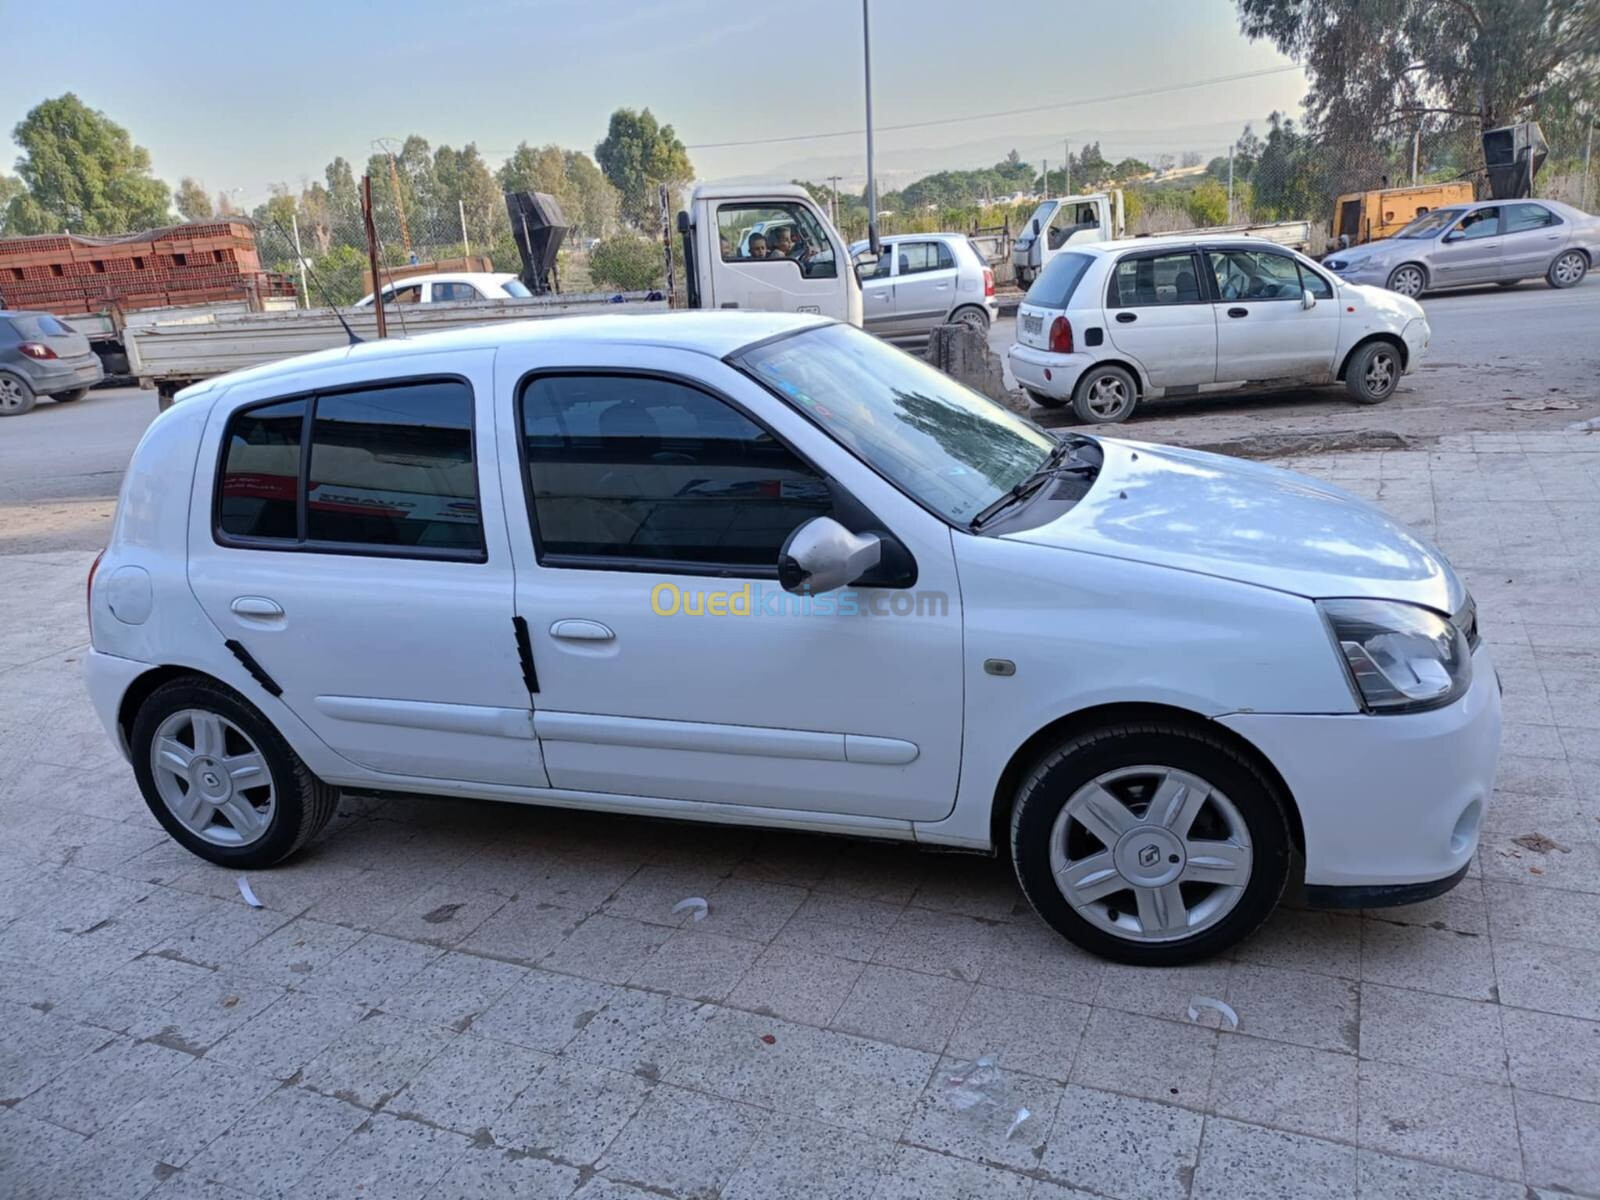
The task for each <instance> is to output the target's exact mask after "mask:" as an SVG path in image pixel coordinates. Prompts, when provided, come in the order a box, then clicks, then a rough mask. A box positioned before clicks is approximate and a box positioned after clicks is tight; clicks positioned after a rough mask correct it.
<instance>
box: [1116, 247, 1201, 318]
mask: <svg viewBox="0 0 1600 1200" xmlns="http://www.w3.org/2000/svg"><path fill="white" fill-rule="evenodd" d="M1202 299H1203V297H1202V296H1201V294H1200V280H1199V277H1198V276H1197V275H1196V274H1195V266H1194V255H1193V254H1191V253H1190V252H1189V251H1187V250H1183V251H1180V252H1178V253H1174V254H1145V255H1140V256H1138V257H1134V258H1125V259H1123V260H1122V261H1121V262H1119V263H1118V264H1117V269H1116V270H1115V271H1113V272H1112V274H1111V288H1110V294H1109V295H1108V296H1107V297H1106V303H1107V304H1108V305H1109V306H1110V307H1112V308H1144V307H1148V306H1150V305H1156V304H1198V303H1200V301H1201V300H1202Z"/></svg>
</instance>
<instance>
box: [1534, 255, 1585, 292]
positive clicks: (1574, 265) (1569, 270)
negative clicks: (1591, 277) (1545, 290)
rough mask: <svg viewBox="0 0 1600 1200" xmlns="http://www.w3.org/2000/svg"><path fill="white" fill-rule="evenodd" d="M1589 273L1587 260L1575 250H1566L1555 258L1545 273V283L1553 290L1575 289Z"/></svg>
mask: <svg viewBox="0 0 1600 1200" xmlns="http://www.w3.org/2000/svg"><path fill="white" fill-rule="evenodd" d="M1588 273H1589V260H1588V259H1587V258H1585V257H1584V256H1583V255H1582V253H1580V252H1579V251H1577V250H1568V251H1567V252H1566V253H1565V254H1559V255H1557V256H1556V260H1555V262H1553V263H1551V264H1550V270H1549V271H1547V272H1546V273H1545V281H1546V282H1547V283H1549V285H1550V286H1551V287H1553V288H1569V287H1576V286H1577V285H1578V284H1580V283H1582V282H1583V277H1584V276H1585V275H1587V274H1588Z"/></svg>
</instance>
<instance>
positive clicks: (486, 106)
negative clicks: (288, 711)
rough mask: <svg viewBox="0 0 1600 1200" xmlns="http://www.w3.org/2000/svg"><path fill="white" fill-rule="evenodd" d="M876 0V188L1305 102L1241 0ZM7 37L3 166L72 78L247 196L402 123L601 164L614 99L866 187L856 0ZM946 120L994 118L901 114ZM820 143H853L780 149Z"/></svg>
mask: <svg viewBox="0 0 1600 1200" xmlns="http://www.w3.org/2000/svg"><path fill="white" fill-rule="evenodd" d="M869 2H870V5H871V13H872V69H873V104H874V114H873V115H874V127H875V130H876V131H877V132H876V139H875V140H876V162H877V169H878V173H879V176H880V181H879V188H880V190H889V189H891V188H894V187H899V186H903V185H904V184H905V183H908V182H910V181H911V180H912V179H914V178H916V177H917V176H919V175H923V174H927V173H929V172H931V171H936V170H941V169H946V168H958V167H978V166H987V165H990V164H992V163H993V162H995V161H996V160H997V159H999V158H1001V157H1003V156H1004V155H1005V153H1006V151H1007V150H1010V149H1012V148H1015V149H1016V150H1018V151H1019V152H1020V153H1021V154H1022V155H1023V157H1024V158H1027V159H1029V160H1030V161H1033V162H1038V161H1040V160H1041V159H1048V160H1050V161H1051V162H1052V163H1054V164H1055V168H1053V169H1056V168H1059V165H1060V161H1061V156H1062V147H1063V143H1067V142H1070V143H1071V144H1072V146H1073V147H1074V149H1076V147H1078V146H1079V145H1081V144H1082V143H1083V142H1084V141H1095V140H1098V141H1099V142H1100V143H1101V147H1102V151H1103V153H1104V154H1105V155H1106V157H1107V158H1110V159H1112V160H1116V159H1119V158H1122V157H1123V156H1125V155H1129V154H1131V155H1134V156H1135V157H1139V158H1144V159H1147V160H1148V159H1149V158H1152V157H1154V156H1155V155H1157V154H1160V153H1163V152H1173V153H1181V152H1183V151H1185V150H1197V151H1200V152H1201V153H1202V154H1204V155H1205V156H1206V157H1208V158H1209V157H1212V156H1214V155H1216V154H1220V153H1224V152H1225V150H1226V147H1227V145H1228V143H1229V142H1230V141H1231V140H1232V139H1233V137H1234V136H1235V135H1236V134H1237V133H1238V131H1239V130H1240V128H1242V126H1243V125H1244V123H1245V122H1247V121H1253V122H1254V123H1255V124H1256V126H1257V128H1258V129H1259V128H1260V127H1261V126H1262V125H1263V124H1264V123H1265V118H1266V116H1267V114H1268V113H1269V112H1272V111H1273V110H1275V109H1276V110H1282V111H1285V112H1288V113H1291V114H1295V113H1298V110H1299V104H1300V100H1301V98H1302V97H1303V95H1304V93H1305V76H1304V74H1303V73H1302V72H1301V71H1300V70H1299V69H1297V68H1296V67H1295V66H1294V64H1293V63H1292V62H1291V61H1290V60H1289V59H1287V58H1285V57H1284V56H1282V55H1281V54H1279V53H1278V52H1277V51H1276V50H1275V49H1274V48H1273V47H1272V46H1271V45H1270V44H1267V43H1252V42H1250V41H1248V40H1247V39H1246V38H1244V37H1243V36H1242V35H1241V34H1240V33H1239V32H1238V22H1237V17H1236V14H1235V10H1234V6H1233V4H1232V2H1231V0H1117V2H1116V3H1113V4H1103V3H1095V4H1090V3H1085V2H1084V0H1011V2H1009V3H1007V4H1005V5H1003V6H999V5H995V6H985V5H981V4H975V3H972V2H971V0H965V2H961V0H869ZM988 11H994V12H996V13H997V15H994V16H990V15H987V12H988ZM998 14H1003V15H998ZM0 28H3V29H5V30H6V41H7V43H8V45H7V47H6V53H5V59H6V63H5V68H4V70H3V72H0V130H3V131H4V135H5V136H3V137H0V169H4V170H7V171H10V170H14V160H15V159H16V157H17V153H18V152H17V148H16V147H15V145H13V144H12V143H11V142H10V140H9V133H10V131H11V129H12V128H13V127H14V126H15V124H16V123H17V121H19V120H20V119H21V118H22V117H23V115H24V114H25V113H26V112H27V111H28V109H30V108H31V107H32V106H33V105H35V104H37V103H38V102H39V101H40V100H42V99H45V98H46V97H50V96H57V95H60V94H61V93H63V92H67V91H73V92H76V93H77V94H78V96H79V97H80V98H81V99H83V100H84V101H85V102H86V103H88V104H89V105H90V106H92V107H94V108H98V109H100V110H102V111H104V112H105V113H107V114H108V115H109V116H111V117H112V118H113V119H114V120H116V121H117V122H118V123H120V124H121V125H123V126H124V127H126V128H127V129H128V130H129V131H130V133H131V134H132V135H133V138H134V140H135V141H136V142H138V143H139V144H140V145H143V146H145V147H146V148H148V149H149V151H150V154H151V158H152V161H153V167H154V170H155V173H156V175H158V176H159V177H160V178H162V179H164V180H166V181H167V182H168V183H169V184H172V185H173V186H174V187H175V186H176V185H177V182H178V180H179V179H180V178H181V177H183V176H186V175H192V176H194V177H195V178H197V179H199V180H200V181H201V182H202V183H204V184H205V185H206V187H207V188H208V189H209V190H210V191H211V192H213V193H215V192H218V191H224V190H226V191H229V192H234V193H235V201H236V202H237V203H240V204H242V205H243V206H245V207H247V208H248V207H249V206H252V205H254V204H256V203H258V202H260V201H261V200H263V199H265V198H266V196H267V194H268V191H269V188H270V187H271V185H273V184H274V183H284V184H288V185H289V186H291V187H295V188H298V186H299V185H300V184H301V183H302V182H303V181H305V180H307V179H313V178H320V177H321V175H322V170H323V167H324V166H325V165H326V164H327V163H328V162H329V161H330V160H331V159H332V158H333V157H334V156H336V155H343V156H344V157H345V158H347V159H349V160H351V162H352V163H355V164H356V165H357V166H358V168H359V166H360V164H361V163H363V162H365V160H366V158H367V156H368V155H369V154H371V153H372V152H373V149H374V142H375V141H376V140H378V139H382V138H386V137H387V138H401V137H404V136H406V135H407V134H411V133H416V134H420V135H421V136H423V137H425V138H427V139H428V140H429V141H430V142H431V143H433V144H434V145H436V146H437V145H439V144H441V143H447V144H450V145H453V146H460V145H462V144H464V143H466V142H476V143H477V145H478V148H479V149H480V150H481V151H482V152H483V154H484V156H485V158H487V159H488V160H489V162H490V163H491V165H498V164H499V163H500V162H501V161H502V160H503V159H504V158H505V157H506V156H507V155H508V154H509V153H510V152H511V151H512V150H513V149H514V148H515V147H516V145H517V144H518V143H519V142H522V141H527V142H530V143H532V144H534V145H542V144H544V143H547V142H556V143H558V144H560V145H563V146H567V147H571V148H577V149H582V150H585V151H588V152H589V153H591V154H592V153H593V151H594V146H595V143H596V142H598V141H599V140H600V139H601V138H602V137H604V136H605V131H606V121H607V118H608V117H609V116H610V113H611V111H612V110H613V109H614V108H618V107H622V106H627V107H635V108H641V107H645V106H648V107H649V108H650V109H651V110H652V111H653V112H654V113H655V114H656V116H657V117H659V118H660V119H661V120H662V121H664V122H669V123H671V124H672V125H673V126H674V128H675V129H676V131H677V133H678V136H679V137H680V138H682V140H683V141H684V142H685V143H686V144H688V145H689V147H690V157H691V159H692V161H693V163H694V167H695V174H696V176H697V177H698V178H699V179H700V180H702V181H719V180H744V179H771V178H783V179H787V178H793V177H798V178H808V179H813V180H821V179H823V178H824V177H826V176H828V175H831V174H838V175H842V176H843V177H844V179H843V183H842V186H844V187H847V188H855V189H856V190H859V189H860V188H861V186H862V184H863V182H864V180H865V162H866V146H865V137H864V136H863V135H862V134H861V132H860V130H862V129H863V128H864V123H865V120H864V113H863V97H864V86H863V78H862V74H863V72H862V53H861V50H862V30H861V4H860V3H859V0H803V2H802V3H800V4H796V5H778V6H770V5H751V4H748V3H730V2H729V0H656V2H655V3H649V4H642V3H624V2H621V0H578V2H574V0H450V2H449V3H444V2H443V0H386V2H385V3H382V4H372V3H365V2H361V0H318V2H315V3H313V2H308V0H274V2H273V3H270V4H257V5H242V4H225V3H218V2H217V0H154V2H153V3H144V4H130V3H125V2H124V0H99V2H90V3H83V2H79V0H53V2H52V3H50V4H39V3H36V2H34V0H0ZM63 47H70V53H63ZM1263 72H1270V73H1263ZM1247 74H1248V75H1250V77H1249V78H1236V79H1232V80H1231V81H1228V82H1217V83H1212V84H1208V85H1206V86H1201V87H1194V88H1188V89H1185V90H1179V91H1163V92H1161V93H1160V94H1155V95H1145V96H1137V97H1132V96H1129V93H1135V92H1145V91H1150V90H1153V89H1165V88H1171V87H1172V86H1173V85H1178V84H1186V83H1192V82H1197V81H1204V80H1218V79H1225V78H1226V77H1230V76H1240V75H1247ZM1116 97H1122V98H1116ZM1045 106H1049V107H1047V108H1046V107H1045ZM1018 109H1033V110H1041V109H1042V111H1030V112H1021V113H1018V112H1016V111H1015V110H1018ZM995 113H1010V114H1011V115H1006V116H985V115H984V114H995ZM947 118H981V119H963V120H960V121H958V122H954V123H948V124H931V125H924V126H923V127H921V128H914V129H894V128H891V127H892V126H897V125H907V124H912V123H925V122H936V121H942V120H945V119H947ZM817 133H842V134H844V136H833V137H822V138H814V139H808V140H791V141H771V140H770V139H775V138H796V137H799V136H800V135H808V134H817ZM728 142H740V143H754V144H742V145H719V143H728Z"/></svg>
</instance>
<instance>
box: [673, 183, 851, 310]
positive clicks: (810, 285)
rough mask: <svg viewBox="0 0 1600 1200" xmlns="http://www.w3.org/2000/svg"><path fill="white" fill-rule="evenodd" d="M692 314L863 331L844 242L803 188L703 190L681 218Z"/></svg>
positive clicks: (723, 188) (679, 226) (740, 186)
mask: <svg viewBox="0 0 1600 1200" xmlns="http://www.w3.org/2000/svg"><path fill="white" fill-rule="evenodd" d="M678 232H679V235H680V236H681V237H682V238H683V243H684V244H683V251H684V254H683V257H684V261H685V262H686V263H687V264H688V281H687V282H688V290H689V306H690V307H691V308H731V309H756V310H759V311H763V312H797V313H815V314H817V315H819V316H824V317H832V318H833V319H834V320H836V321H845V322H848V323H849V324H851V325H855V326H858V327H859V326H860V325H861V284H860V283H859V282H858V280H857V279H856V274H855V271H854V269H853V267H852V265H851V262H850V256H849V254H848V253H847V252H846V248H845V243H844V239H843V238H842V237H840V236H839V231H838V230H836V229H835V228H834V227H833V225H832V224H831V223H830V222H829V220H828V217H827V214H825V213H824V212H823V211H822V209H821V208H819V207H818V206H817V204H816V203H815V202H814V201H813V200H812V199H811V196H810V195H809V193H807V192H806V190H805V189H804V188H802V187H797V186H795V185H793V184H774V185H771V186H768V187H758V188H752V187H749V186H748V185H728V186H702V187H697V188H695V190H694V193H693V195H692V196H691V197H690V201H689V207H688V209H687V210H686V211H684V212H680V213H679V214H678Z"/></svg>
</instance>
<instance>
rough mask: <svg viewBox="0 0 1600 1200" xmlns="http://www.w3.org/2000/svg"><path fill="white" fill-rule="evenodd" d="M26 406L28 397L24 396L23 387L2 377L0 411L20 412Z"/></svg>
mask: <svg viewBox="0 0 1600 1200" xmlns="http://www.w3.org/2000/svg"><path fill="white" fill-rule="evenodd" d="M26 404H27V397H25V396H24V395H23V394H22V385H21V384H20V383H18V382H17V381H16V380H15V379H11V378H9V377H6V376H0V410H3V411H5V412H8V413H12V412H20V411H21V410H22V408H23V407H24V406H25V405H26Z"/></svg>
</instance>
